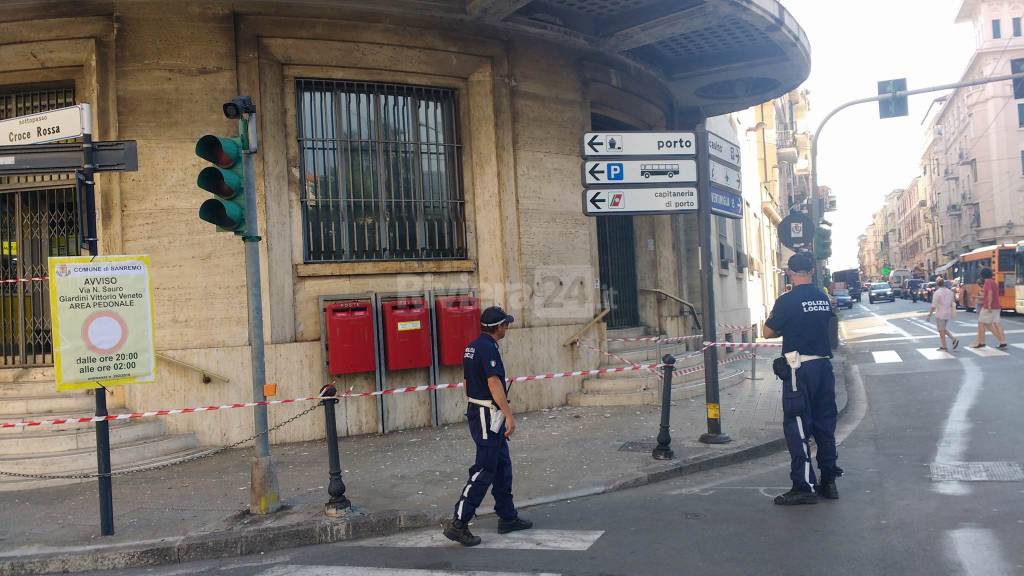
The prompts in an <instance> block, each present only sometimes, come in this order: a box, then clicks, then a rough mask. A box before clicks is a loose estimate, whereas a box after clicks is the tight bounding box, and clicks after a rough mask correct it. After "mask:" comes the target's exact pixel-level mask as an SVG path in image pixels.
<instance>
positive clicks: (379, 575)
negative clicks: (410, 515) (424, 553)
mask: <svg viewBox="0 0 1024 576" xmlns="http://www.w3.org/2000/svg"><path fill="white" fill-rule="evenodd" d="M258 576H560V575H559V574H556V573H553V572H481V571H477V570H472V571H468V572H467V571H454V570H418V569H411V568H369V567H365V566H302V565H284V566H275V567H273V568H270V569H269V570H266V571H265V572H260V573H259V574H258Z"/></svg>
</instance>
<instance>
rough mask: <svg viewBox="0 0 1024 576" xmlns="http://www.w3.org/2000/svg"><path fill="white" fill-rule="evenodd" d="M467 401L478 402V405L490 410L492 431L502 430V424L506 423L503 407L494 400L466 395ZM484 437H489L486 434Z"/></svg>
mask: <svg viewBox="0 0 1024 576" xmlns="http://www.w3.org/2000/svg"><path fill="white" fill-rule="evenodd" d="M466 401H467V402H469V403H470V404H476V405H477V406H480V407H482V408H487V409H488V410H490V412H491V425H490V430H491V432H494V433H495V434H497V433H498V430H501V425H502V424H504V423H505V413H504V412H502V411H501V408H498V405H497V404H495V403H494V401H493V400H477V399H476V398H470V397H469V396H466ZM481 416H483V414H481ZM484 438H487V436H486V435H485V436H484Z"/></svg>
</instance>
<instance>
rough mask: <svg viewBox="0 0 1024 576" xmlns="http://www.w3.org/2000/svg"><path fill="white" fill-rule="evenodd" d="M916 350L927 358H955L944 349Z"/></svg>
mask: <svg viewBox="0 0 1024 576" xmlns="http://www.w3.org/2000/svg"><path fill="white" fill-rule="evenodd" d="M917 351H918V352H920V353H921V356H924V357H925V358H927V359H929V360H956V356H953V355H952V354H950V353H949V352H946V351H945V350H937V349H935V348H918V349H917Z"/></svg>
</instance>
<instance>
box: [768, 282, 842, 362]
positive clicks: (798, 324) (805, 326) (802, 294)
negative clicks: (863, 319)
mask: <svg viewBox="0 0 1024 576" xmlns="http://www.w3.org/2000/svg"><path fill="white" fill-rule="evenodd" d="M835 317H836V313H835V311H834V310H833V309H832V305H831V304H830V303H829V301H828V296H826V295H825V293H824V292H822V291H821V290H818V289H817V288H815V287H814V285H812V284H801V285H799V286H794V287H793V289H792V290H790V291H789V292H786V293H785V294H783V295H782V296H779V299H778V300H776V301H775V307H774V308H772V314H771V316H769V317H768V321H767V322H765V325H766V326H768V327H769V328H771V329H772V330H773V331H774V332H775V333H776V334H781V335H782V353H783V354H785V353H786V352H792V351H794V350H796V351H798V352H800V354H803V355H805V356H826V357H829V358H831V357H832V347H831V345H830V338H829V333H830V330H831V323H832V322H833V319H834V318H835Z"/></svg>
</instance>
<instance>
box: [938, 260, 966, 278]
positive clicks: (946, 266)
mask: <svg viewBox="0 0 1024 576" xmlns="http://www.w3.org/2000/svg"><path fill="white" fill-rule="evenodd" d="M959 262H960V260H959V259H958V258H954V259H952V260H950V261H949V262H946V263H945V264H943V265H942V266H939V267H938V268H936V269H935V274H937V275H938V274H945V273H946V271H948V270H949V269H950V268H952V267H953V266H956V265H957V264H958V263H959Z"/></svg>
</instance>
